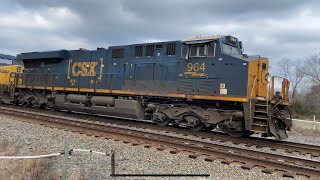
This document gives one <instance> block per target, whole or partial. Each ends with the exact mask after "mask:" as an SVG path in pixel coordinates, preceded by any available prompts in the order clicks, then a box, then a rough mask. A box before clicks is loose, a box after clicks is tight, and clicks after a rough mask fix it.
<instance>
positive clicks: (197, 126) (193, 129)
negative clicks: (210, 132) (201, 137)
mask: <svg viewBox="0 0 320 180" xmlns="http://www.w3.org/2000/svg"><path fill="white" fill-rule="evenodd" d="M204 127H205V125H204V124H202V123H201V124H198V125H196V126H193V127H189V129H190V130H192V131H201V130H202V129H203V128H204Z"/></svg>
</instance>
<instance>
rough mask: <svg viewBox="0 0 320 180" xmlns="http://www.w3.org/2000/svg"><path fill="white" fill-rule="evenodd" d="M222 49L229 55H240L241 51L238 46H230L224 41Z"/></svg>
mask: <svg viewBox="0 0 320 180" xmlns="http://www.w3.org/2000/svg"><path fill="white" fill-rule="evenodd" d="M222 50H223V52H224V53H226V54H229V55H241V51H240V49H239V48H237V47H233V46H230V45H228V44H225V43H222Z"/></svg>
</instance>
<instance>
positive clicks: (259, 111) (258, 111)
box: [254, 110, 268, 114]
mask: <svg viewBox="0 0 320 180" xmlns="http://www.w3.org/2000/svg"><path fill="white" fill-rule="evenodd" d="M254 112H257V113H265V114H268V112H267V111H261V110H256V111H254Z"/></svg>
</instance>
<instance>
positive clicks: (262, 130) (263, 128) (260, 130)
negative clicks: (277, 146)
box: [252, 126, 267, 133]
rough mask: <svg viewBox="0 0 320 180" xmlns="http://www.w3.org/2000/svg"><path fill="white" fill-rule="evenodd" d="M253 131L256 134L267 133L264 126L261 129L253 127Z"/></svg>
mask: <svg viewBox="0 0 320 180" xmlns="http://www.w3.org/2000/svg"><path fill="white" fill-rule="evenodd" d="M252 131H254V132H262V133H264V132H266V131H267V127H266V126H264V127H261V126H252Z"/></svg>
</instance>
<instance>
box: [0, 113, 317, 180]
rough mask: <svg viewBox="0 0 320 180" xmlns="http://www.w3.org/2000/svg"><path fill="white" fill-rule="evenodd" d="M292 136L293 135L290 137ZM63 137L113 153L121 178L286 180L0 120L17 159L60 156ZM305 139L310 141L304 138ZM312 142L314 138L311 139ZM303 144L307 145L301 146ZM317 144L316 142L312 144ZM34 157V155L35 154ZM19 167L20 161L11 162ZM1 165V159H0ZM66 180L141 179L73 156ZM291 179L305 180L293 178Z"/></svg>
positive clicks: (0, 134) (93, 158)
mask: <svg viewBox="0 0 320 180" xmlns="http://www.w3.org/2000/svg"><path fill="white" fill-rule="evenodd" d="M292 133H293V134H290V135H291V136H295V135H296V137H293V139H292V140H295V139H297V137H299V138H304V137H301V136H300V135H301V134H299V133H298V132H292ZM294 133H296V134H294ZM65 136H68V137H69V140H70V141H69V142H70V148H71V149H74V148H75V149H89V150H94V151H100V152H107V153H109V152H111V151H115V152H116V172H117V173H121V174H126V173H128V174H134V173H137V174H143V173H145V174H152V173H156V174H163V173H165V174H170V173H172V174H192V173H194V174H210V177H209V178H204V177H187V178H185V177H170V178H168V177H163V178H159V177H156V178H153V177H144V178H143V179H235V178H241V179H268V180H269V179H288V178H284V177H282V175H281V173H279V172H274V173H272V174H265V173H262V172H261V168H253V169H252V170H244V169H241V168H240V165H239V164H237V163H232V164H230V165H225V164H221V162H220V161H219V160H215V161H213V162H206V161H204V160H203V157H199V158H197V159H190V158H188V156H189V154H188V153H186V152H180V153H178V154H170V152H169V150H164V151H158V150H156V148H153V147H150V148H145V147H143V146H141V145H138V146H132V144H130V143H124V142H121V141H115V140H110V139H104V138H97V137H92V136H87V135H83V134H79V133H72V132H66V131H63V130H59V129H52V128H48V127H44V126H40V125H34V124H29V123H25V122H21V121H17V120H12V119H8V118H7V117H0V141H1V143H0V144H2V143H3V142H7V143H9V144H10V145H12V146H14V147H17V148H18V149H19V151H18V152H17V154H18V155H30V154H34V153H35V152H47V153H56V152H61V151H62V150H63V146H64V138H65ZM307 138H310V137H309V136H307ZM313 139H316V138H313ZM305 143H307V142H305ZM314 143H316V144H318V145H319V144H320V141H319V142H314ZM36 154H37V153H36ZM11 161H12V162H11V163H19V161H22V160H11ZM50 162H51V163H52V169H53V170H54V171H57V173H58V174H60V173H61V169H62V158H61V157H59V158H52V159H50ZM0 163H1V159H0ZM0 170H1V169H0ZM68 173H69V179H141V177H137V178H133V177H128V178H126V177H110V157H108V156H103V155H97V154H87V153H80V152H75V153H74V154H73V155H72V156H71V157H70V160H69V168H68ZM3 178H7V177H1V179H3ZM295 179H306V178H305V177H296V178H295Z"/></svg>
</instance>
